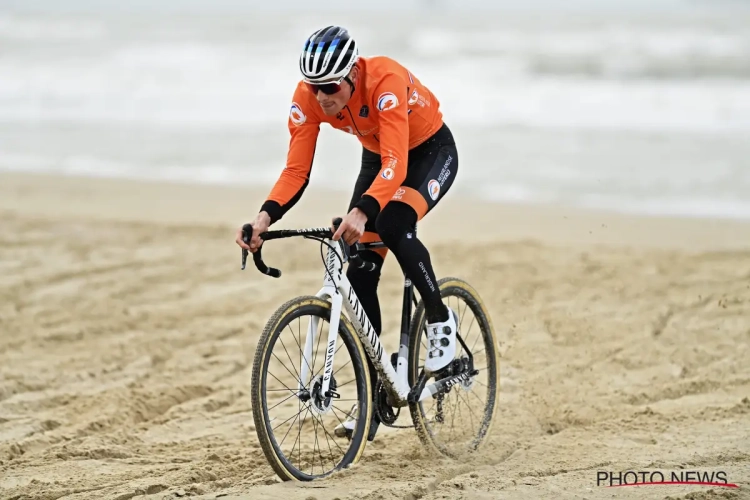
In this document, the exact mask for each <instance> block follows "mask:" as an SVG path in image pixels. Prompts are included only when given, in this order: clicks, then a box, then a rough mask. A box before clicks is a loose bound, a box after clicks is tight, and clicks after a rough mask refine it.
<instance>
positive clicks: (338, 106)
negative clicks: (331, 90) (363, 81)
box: [315, 67, 358, 116]
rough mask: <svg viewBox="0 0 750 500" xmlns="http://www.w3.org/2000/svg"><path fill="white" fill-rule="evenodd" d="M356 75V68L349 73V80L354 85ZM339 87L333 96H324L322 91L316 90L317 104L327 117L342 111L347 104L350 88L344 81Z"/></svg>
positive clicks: (350, 93) (350, 92)
mask: <svg viewBox="0 0 750 500" xmlns="http://www.w3.org/2000/svg"><path fill="white" fill-rule="evenodd" d="M357 73H358V71H357V68H356V67H355V68H353V69H352V71H351V72H350V73H349V79H351V81H352V82H353V83H355V85H356V79H357ZM339 87H340V89H339V91H338V92H336V93H335V94H326V93H325V92H323V91H322V90H318V91H317V93H316V94H315V97H316V99H317V100H318V104H320V108H321V109H322V110H323V113H325V114H326V115H328V116H335V115H336V114H338V112H339V111H341V110H342V109H344V106H345V105H346V103H347V102H349V98H350V97H351V95H352V86H351V85H349V82H347V81H346V80H343V81H342V82H341V83H340V84H339Z"/></svg>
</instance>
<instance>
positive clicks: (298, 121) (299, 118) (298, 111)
mask: <svg viewBox="0 0 750 500" xmlns="http://www.w3.org/2000/svg"><path fill="white" fill-rule="evenodd" d="M289 119H290V120H292V123H294V124H295V125H297V126H298V127H299V126H300V125H302V124H303V123H305V121H307V117H306V116H305V113H303V112H302V108H300V106H299V104H297V103H296V102H293V103H292V107H291V109H290V110H289Z"/></svg>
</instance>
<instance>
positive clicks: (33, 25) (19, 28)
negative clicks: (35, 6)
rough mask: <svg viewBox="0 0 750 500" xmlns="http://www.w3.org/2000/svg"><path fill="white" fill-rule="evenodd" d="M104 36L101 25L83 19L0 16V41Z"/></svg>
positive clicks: (76, 38) (40, 40) (61, 39)
mask: <svg viewBox="0 0 750 500" xmlns="http://www.w3.org/2000/svg"><path fill="white" fill-rule="evenodd" d="M105 34H106V29H105V26H104V25H103V24H102V23H99V22H96V21H91V20H84V19H64V18H54V19H44V18H41V17H27V16H18V15H5V14H0V40H3V39H4V40H15V41H23V42H30V41H33V42H57V41H92V40H96V39H99V38H102V37H103V36H104V35H105Z"/></svg>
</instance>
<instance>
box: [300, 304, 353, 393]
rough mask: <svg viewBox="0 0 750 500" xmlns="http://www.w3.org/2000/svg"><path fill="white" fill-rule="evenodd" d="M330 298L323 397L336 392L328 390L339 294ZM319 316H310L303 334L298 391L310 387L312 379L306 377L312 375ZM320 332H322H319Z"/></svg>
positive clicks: (336, 333) (338, 309)
mask: <svg viewBox="0 0 750 500" xmlns="http://www.w3.org/2000/svg"><path fill="white" fill-rule="evenodd" d="M329 298H330V300H331V318H330V321H329V329H328V341H327V343H326V348H325V353H324V356H325V357H324V363H325V366H324V368H323V377H322V380H321V387H320V395H321V396H322V397H325V398H330V397H336V396H337V394H335V393H333V392H331V391H330V384H331V378H332V376H333V354H334V353H335V352H336V340H337V337H338V332H339V321H340V318H341V305H342V299H341V295H337V294H331V295H330V296H329ZM319 321H320V318H318V317H317V316H311V317H310V322H309V323H308V326H307V335H306V336H305V348H304V351H303V353H302V361H301V365H300V380H299V382H298V383H299V387H298V389H299V391H300V392H305V391H307V390H308V385H307V384H308V383H309V384H310V385H309V387H310V388H312V382H313V380H308V377H313V376H314V374H313V373H312V364H311V363H312V359H313V352H312V351H313V344H314V343H315V340H316V336H317V332H318V324H319ZM321 334H322V332H321Z"/></svg>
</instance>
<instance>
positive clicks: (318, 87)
mask: <svg viewBox="0 0 750 500" xmlns="http://www.w3.org/2000/svg"><path fill="white" fill-rule="evenodd" d="M306 85H307V88H308V89H310V92H312V93H313V94H316V95H317V93H318V91H321V92H323V93H324V94H325V95H333V94H335V93H337V92H340V91H341V85H340V84H338V83H319V84H315V83H306Z"/></svg>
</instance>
